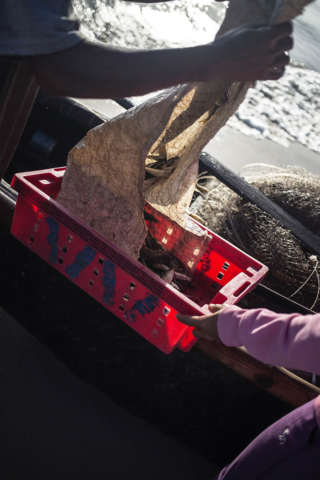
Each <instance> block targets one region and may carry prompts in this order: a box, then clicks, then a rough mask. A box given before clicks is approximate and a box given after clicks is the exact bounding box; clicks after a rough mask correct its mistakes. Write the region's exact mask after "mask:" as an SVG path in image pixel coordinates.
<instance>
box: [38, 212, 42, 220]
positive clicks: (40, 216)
mask: <svg viewBox="0 0 320 480" xmlns="http://www.w3.org/2000/svg"><path fill="white" fill-rule="evenodd" d="M37 218H38V220H40V222H41V220H42V219H43V213H41V212H39V213H38V217H37Z"/></svg>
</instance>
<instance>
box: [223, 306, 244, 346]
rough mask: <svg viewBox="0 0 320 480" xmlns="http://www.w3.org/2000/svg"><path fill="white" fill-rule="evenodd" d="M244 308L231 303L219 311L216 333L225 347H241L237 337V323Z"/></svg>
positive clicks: (242, 314)
mask: <svg viewBox="0 0 320 480" xmlns="http://www.w3.org/2000/svg"><path fill="white" fill-rule="evenodd" d="M245 313H246V310H243V309H242V308H240V307H236V306H235V305H231V306H230V307H227V308H225V309H224V310H223V312H222V313H220V315H219V318H218V334H219V337H220V340H221V342H222V343H224V344H225V345H226V346H227V347H241V346H242V344H241V342H240V339H239V323H240V320H241V319H242V317H243V316H244V315H245Z"/></svg>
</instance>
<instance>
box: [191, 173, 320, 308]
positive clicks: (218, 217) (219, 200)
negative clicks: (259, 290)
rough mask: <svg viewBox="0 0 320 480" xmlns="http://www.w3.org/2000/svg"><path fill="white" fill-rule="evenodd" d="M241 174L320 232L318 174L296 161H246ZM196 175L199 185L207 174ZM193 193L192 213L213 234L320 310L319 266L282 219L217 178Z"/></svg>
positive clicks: (268, 280) (275, 285) (268, 281)
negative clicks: (280, 163)
mask: <svg viewBox="0 0 320 480" xmlns="http://www.w3.org/2000/svg"><path fill="white" fill-rule="evenodd" d="M241 176H242V177H243V178H244V179H245V180H247V181H248V182H249V183H251V184H252V185H253V186H254V187H256V188H257V189H258V190H260V191H261V192H262V193H264V194H265V195H266V196H267V197H269V198H271V200H273V201H274V202H275V203H277V204H278V205H279V206H281V207H282V208H283V209H284V210H285V211H286V212H288V213H290V214H291V215H292V216H294V217H295V218H296V219H298V220H300V222H301V223H302V224H303V225H304V226H305V227H307V228H309V229H310V230H311V231H312V232H314V233H315V234H319V232H320V176H318V175H314V174H311V173H310V172H308V171H307V170H305V169H304V168H302V167H298V166H284V167H277V166H273V165H249V166H247V167H245V168H244V169H243V170H242V172H241ZM202 179H203V180H202V181H201V177H200V181H199V183H200V187H199V188H200V190H199V191H202V192H205V189H203V187H202V186H201V183H203V182H204V181H205V180H206V181H207V182H208V178H207V179H206V178H205V176H202ZM207 189H209V192H208V193H202V194H201V195H199V196H198V198H197V199H196V200H195V202H194V203H193V204H192V206H191V209H190V210H191V213H192V214H195V215H197V216H198V217H199V218H200V219H201V221H202V222H203V223H204V224H205V225H206V226H208V227H209V228H210V229H211V230H213V231H214V232H215V233H217V234H218V235H220V236H222V237H223V238H225V239H226V240H228V241H230V242H231V243H233V244H234V245H236V246H237V247H239V248H241V249H242V250H244V251H245V252H247V253H248V254H249V255H251V256H253V257H255V258H257V259H258V260H260V261H261V262H262V263H264V264H265V265H267V266H268V267H269V272H268V274H267V275H266V277H265V280H264V284H265V285H266V286H268V287H270V288H272V289H274V290H276V291H277V292H279V293H281V294H283V295H285V296H286V297H292V299H293V300H295V301H297V302H299V303H301V304H302V305H305V306H306V307H308V308H311V307H313V309H314V310H315V311H320V302H319V301H318V296H319V273H320V271H319V268H320V267H319V266H318V262H317V258H316V257H314V256H312V255H311V253H310V252H308V251H307V250H306V249H305V247H304V246H303V245H302V244H301V242H299V240H297V239H296V238H295V237H294V236H293V235H292V234H291V232H290V231H289V230H286V229H285V228H283V227H282V225H281V223H280V222H278V221H276V220H275V219H273V218H272V217H270V215H268V214H267V213H265V212H263V211H262V210H260V209H259V208H258V207H257V206H255V205H253V204H252V203H250V202H247V201H245V200H243V199H242V198H241V197H239V196H238V195H237V194H235V193H234V192H233V191H232V190H230V189H229V188H228V187H226V186H225V185H224V184H222V183H220V182H219V181H218V180H216V179H214V178H213V179H212V180H209V183H208V184H207Z"/></svg>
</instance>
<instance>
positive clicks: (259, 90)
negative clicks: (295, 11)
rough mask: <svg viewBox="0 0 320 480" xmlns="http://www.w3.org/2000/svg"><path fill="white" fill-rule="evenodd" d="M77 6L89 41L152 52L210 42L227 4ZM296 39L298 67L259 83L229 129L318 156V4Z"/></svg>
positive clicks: (111, 1)
mask: <svg viewBox="0 0 320 480" xmlns="http://www.w3.org/2000/svg"><path fill="white" fill-rule="evenodd" d="M74 6H75V11H76V14H77V15H78V17H79V18H80V20H81V29H82V32H83V33H84V34H85V35H86V36H87V37H88V38H90V39H92V40H94V39H97V40H102V41H105V42H108V43H110V44H113V45H118V46H126V47H131V48H145V49H152V48H166V47H183V46H192V45H199V44H203V43H209V42H210V41H212V40H213V39H214V37H215V34H216V33H217V31H218V28H219V25H220V24H221V22H222V20H223V17H224V13H225V8H226V2H225V3H220V2H219V3H217V2H214V0H185V1H174V2H170V3H163V4H158V5H143V4H134V3H125V2H123V1H121V0H75V1H74ZM294 40H295V46H294V49H293V51H292V52H291V59H292V60H293V61H295V62H297V63H295V64H292V65H291V66H290V67H288V68H287V71H286V74H285V76H284V77H283V78H282V79H281V80H279V81H277V82H271V81H270V82H257V84H256V86H255V88H253V89H250V91H249V93H248V95H247V99H246V100H245V102H244V103H243V104H242V105H241V107H240V109H239V110H238V112H237V113H236V115H234V116H233V117H232V118H231V119H230V120H229V122H228V125H229V126H230V127H231V128H233V129H236V130H238V131H240V132H241V133H243V134H245V135H250V136H253V137H255V138H258V139H259V138H260V139H262V138H269V139H270V140H273V141H275V142H278V143H280V144H282V145H284V146H288V145H289V142H290V141H294V142H298V143H300V144H302V145H304V146H306V147H307V148H309V149H311V150H313V151H315V152H317V153H320V0H316V1H315V2H314V3H312V4H311V5H309V6H308V7H307V8H306V10H305V13H304V14H303V16H300V17H299V18H297V19H296V20H295V21H294Z"/></svg>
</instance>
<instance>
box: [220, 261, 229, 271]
mask: <svg viewBox="0 0 320 480" xmlns="http://www.w3.org/2000/svg"><path fill="white" fill-rule="evenodd" d="M229 267H230V263H228V262H225V263H224V265H223V267H222V268H223V270H228V268H229Z"/></svg>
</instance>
